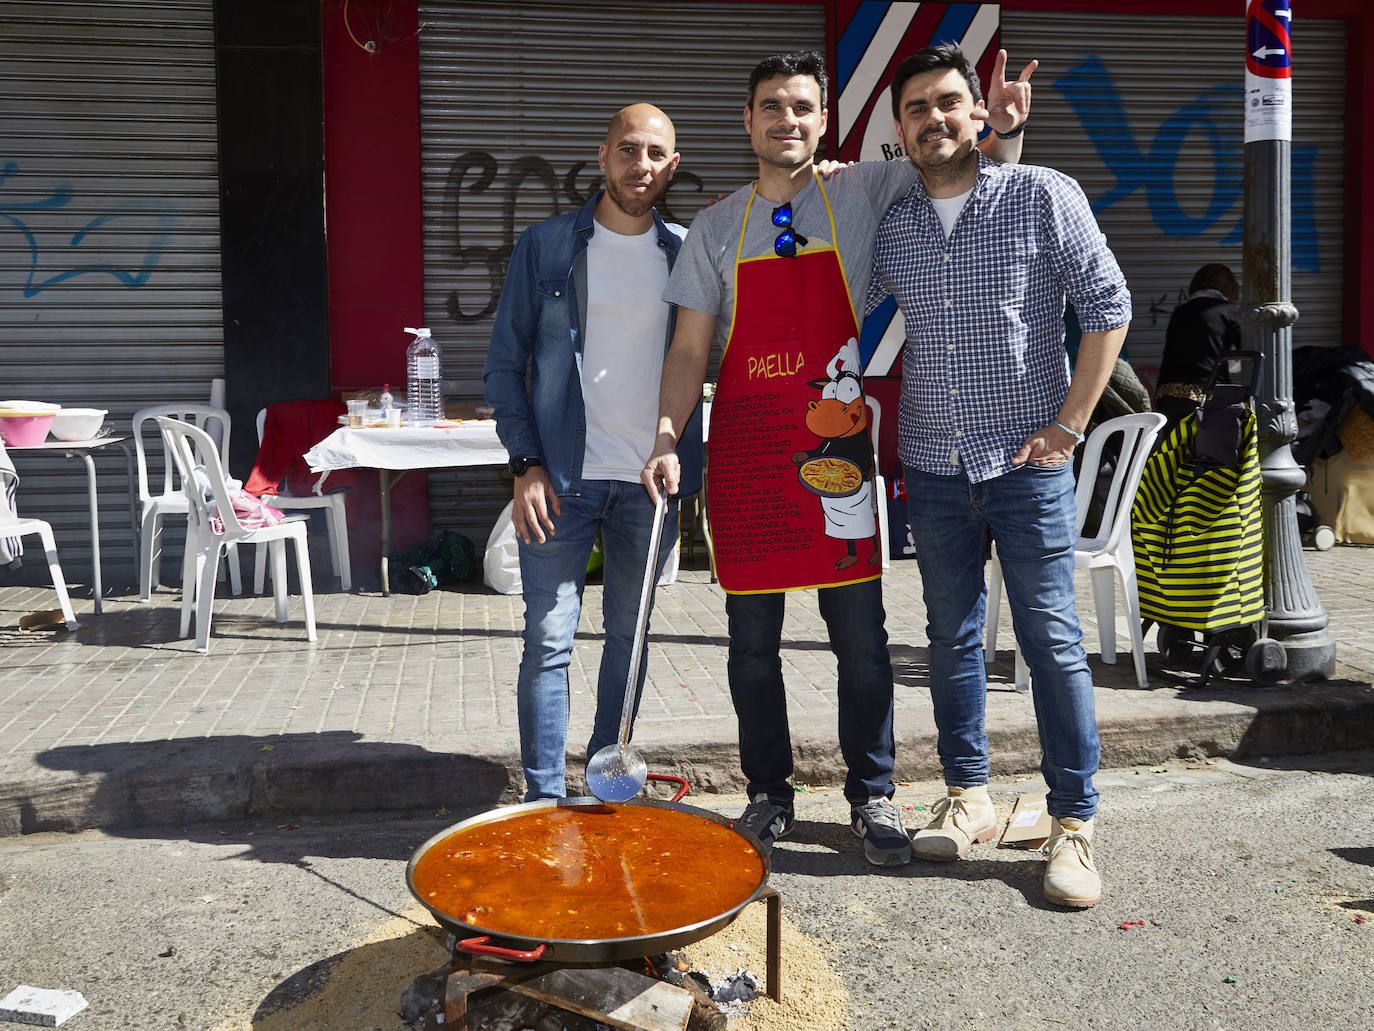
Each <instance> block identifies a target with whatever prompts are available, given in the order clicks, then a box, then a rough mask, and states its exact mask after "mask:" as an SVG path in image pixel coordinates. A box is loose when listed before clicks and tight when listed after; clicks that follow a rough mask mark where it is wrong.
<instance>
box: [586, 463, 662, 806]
mask: <svg viewBox="0 0 1374 1031" xmlns="http://www.w3.org/2000/svg"><path fill="white" fill-rule="evenodd" d="M667 509H668V499H667V496H666V495H665V494H664V492H663V486H662V484H660V485H659V491H658V504H657V506H656V507H655V508H654V526H653V529H652V530H651V531H650V532H649V554H648V557H647V558H646V559H645V563H644V584H643V585H642V586H641V587H640V589H639V616H638V617H637V618H636V620H635V636H634V641H633V643H632V644H631V646H630V672H629V675H628V676H627V677H626V678H625V705H624V707H623V708H622V709H621V711H620V740H619V741H617V742H616V743H615V744H613V745H607V746H606V747H605V748H599V749H597V752H596V754H595V755H593V756H592V757H591V758H590V759H589V760H587V790H589V791H590V792H591V793H592V794H593V795H595V796H596V797H597V798H599V799H601V801H603V802H628V801H629V800H630V799H632V798H634V797H635V795H637V794H639V793H640V792H641V791H643V790H644V784H645V782H646V781H647V780H648V779H649V766H648V764H647V763H645V761H644V757H643V756H642V755H640V754H639V753H638V752H637V751H635V750H634V749H633V748H631V747H630V729H631V724H632V723H633V722H634V708H635V693H636V688H637V687H638V686H639V664H640V659H641V656H642V654H643V652H644V631H645V629H646V628H647V627H648V625H649V596H650V595H651V594H652V593H653V589H654V572H655V570H657V568H658V550H659V543H660V538H661V537H662V535H663V517H664V513H665V512H666V511H667Z"/></svg>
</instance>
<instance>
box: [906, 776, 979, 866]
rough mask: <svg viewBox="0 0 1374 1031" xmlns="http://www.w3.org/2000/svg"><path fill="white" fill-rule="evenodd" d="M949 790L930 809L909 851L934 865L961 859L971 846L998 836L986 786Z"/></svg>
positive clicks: (912, 840)
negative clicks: (927, 820) (927, 817)
mask: <svg viewBox="0 0 1374 1031" xmlns="http://www.w3.org/2000/svg"><path fill="white" fill-rule="evenodd" d="M948 790H949V794H948V795H946V796H945V797H944V798H942V799H940V801H938V802H936V803H935V805H933V806H932V807H931V810H930V814H931V816H932V819H931V821H930V822H929V823H928V824H926V825H925V827H923V828H922V829H921V830H919V831H917V832H916V835H915V837H913V838H912V839H911V851H912V852H913V853H915V855H916V856H917V857H919V858H921V859H927V860H930V861H932V862H936V863H947V862H949V861H951V860H954V859H961V858H962V857H963V855H964V853H965V852H967V851H968V850H969V848H970V847H971V846H973V845H976V844H977V843H978V842H980V841H987V840H988V839H989V838H991V837H993V836H994V835H995V834H996V833H997V823H998V821H997V811H996V810H995V809H993V808H992V799H990V798H988V788H987V785H986V784H980V785H978V786H977V787H972V788H953V787H952V788H949V789H948Z"/></svg>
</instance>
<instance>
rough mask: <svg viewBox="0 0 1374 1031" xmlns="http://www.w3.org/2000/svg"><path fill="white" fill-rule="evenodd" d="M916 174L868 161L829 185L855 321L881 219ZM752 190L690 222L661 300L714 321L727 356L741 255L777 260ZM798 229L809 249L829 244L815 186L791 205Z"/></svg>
mask: <svg viewBox="0 0 1374 1031" xmlns="http://www.w3.org/2000/svg"><path fill="white" fill-rule="evenodd" d="M915 181H916V169H915V166H913V165H912V164H911V162H910V161H908V160H907V159H905V158H894V159H893V160H891V161H865V162H863V163H861V164H857V165H850V166H849V167H848V168H842V169H840V170H839V171H838V172H836V173H835V174H834V175H832V176H831V177H830V179H829V180H827V181H826V182H825V183H824V184H823V185H824V188H825V197H828V198H829V199H830V207H831V209H832V211H833V212H834V215H835V233H836V235H837V236H838V237H839V240H838V241H837V244H838V250H839V253H840V263H841V264H842V265H843V266H844V275H845V279H846V280H848V283H849V297H850V300H851V302H853V304H854V305H855V321H857V322H862V321H863V314H864V313H863V305H864V299H865V298H866V297H867V296H868V279H869V275H870V273H871V272H872V271H873V266H872V261H873V241H874V238H875V237H876V235H877V232H878V223H879V222H881V221H882V219H883V213H884V212H886V211H887V209H888V207H889V206H890V205H891V204H892V203H893V202H894V201H896V200H898V199H899V198H901V197H902V196H904V195H905V194H906V192H907V191H908V190H909V189H911V185H912V184H913V183H914V182H915ZM753 192H754V187H753V186H752V185H750V186H746V187H744V188H743V189H740V190H736V191H735V192H734V193H732V194H730V196H728V197H726V198H725V199H724V200H723V201H720V202H719V203H716V204H713V205H711V206H710V207H709V208H704V209H703V210H702V211H701V213H700V214H698V215H697V217H696V219H695V221H693V222H692V228H691V230H690V231H689V232H688V233H687V239H686V240H685V241H683V244H682V253H681V254H679V255H678V259H677V262H676V264H674V265H673V273H672V275H671V276H670V277H669V279H668V289H667V290H666V291H665V292H664V294H663V299H664V300H665V301H668V302H669V303H671V304H677V305H680V306H681V307H684V308H691V309H692V310H693V311H701V312H708V313H710V312H714V313H715V315H716V337H715V344H716V347H717V348H720V349H724V347H725V343H726V339H727V337H728V335H729V332H730V323H731V321H732V319H733V316H734V312H735V256H736V254H738V255H739V257H740V258H742V259H745V258H758V257H772V256H773V253H774V252H773V241H774V240H775V239H777V236H778V233H779V232H780V231H781V230H779V229H778V227H777V226H775V225H773V221H772V215H773V207H774V205H773V203H772V202H770V201H768V200H765V199H764V198H763V197H755V198H754V203H753V205H752V206H750V204H749V198H750V197H751V196H752V195H753ZM746 208H747V209H748V211H749V227H748V229H747V231H746V232H745V234H744V249H743V251H742V252H741V251H740V250H739V241H740V228H741V226H742V225H743V223H744V212H745V210H746ZM792 226H793V228H794V230H795V231H796V232H798V233H800V234H801V235H802V236H805V237H806V238H807V241H808V243H807V246H806V248H805V249H804V250H812V249H815V248H816V247H821V246H826V245H828V244H829V243H830V242H831V240H830V215H829V214H828V213H827V212H826V209H825V198H824V197H822V196H821V186H820V185H818V181H817V180H816V179H814V178H813V179H812V181H811V182H810V183H809V184H808V185H807V186H806V187H805V188H803V189H802V191H801V192H800V193H799V194H797V196H796V197H794V198H793V199H792Z"/></svg>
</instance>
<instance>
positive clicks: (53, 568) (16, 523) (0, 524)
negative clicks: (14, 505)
mask: <svg viewBox="0 0 1374 1031" xmlns="http://www.w3.org/2000/svg"><path fill="white" fill-rule="evenodd" d="M6 475H7V472H4V471H0V489H3V486H4V484H5V483H6V482H11V483H12V482H13V481H6V480H5V478H4V477H5V476H6ZM3 501H4V498H3V497H0V537H28V536H30V535H32V534H37V535H38V538H39V540H41V541H42V542H43V553H44V554H45V555H46V556H47V559H48V572H50V573H51V574H52V586H53V590H55V591H56V592H57V603H58V604H59V605H60V606H61V607H62V618H63V619H65V620H66V621H67V629H68V630H76V629H78V627H79V624H78V623H77V621H76V614H75V613H74V612H73V611H72V599H71V597H70V596H68V594H67V580H66V577H64V576H63V575H62V565H61V563H59V562H58V561H57V542H56V541H55V540H53V535H52V526H51V525H50V524H48V523H46V522H44V521H43V520H42V519H29V518H26V517H24V516H18V515H11V514H10V512H9V506H8V505H6V504H3Z"/></svg>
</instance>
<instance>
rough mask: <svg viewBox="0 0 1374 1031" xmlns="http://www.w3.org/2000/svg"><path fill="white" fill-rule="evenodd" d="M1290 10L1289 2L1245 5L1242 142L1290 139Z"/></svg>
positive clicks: (1261, 0)
mask: <svg viewBox="0 0 1374 1031" xmlns="http://www.w3.org/2000/svg"><path fill="white" fill-rule="evenodd" d="M1292 24H1293V8H1292V4H1291V3H1290V0H1247V2H1246V6H1245V142H1246V143H1252V142H1254V141H1256V140H1285V141H1291V140H1292V139H1293V39H1292Z"/></svg>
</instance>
